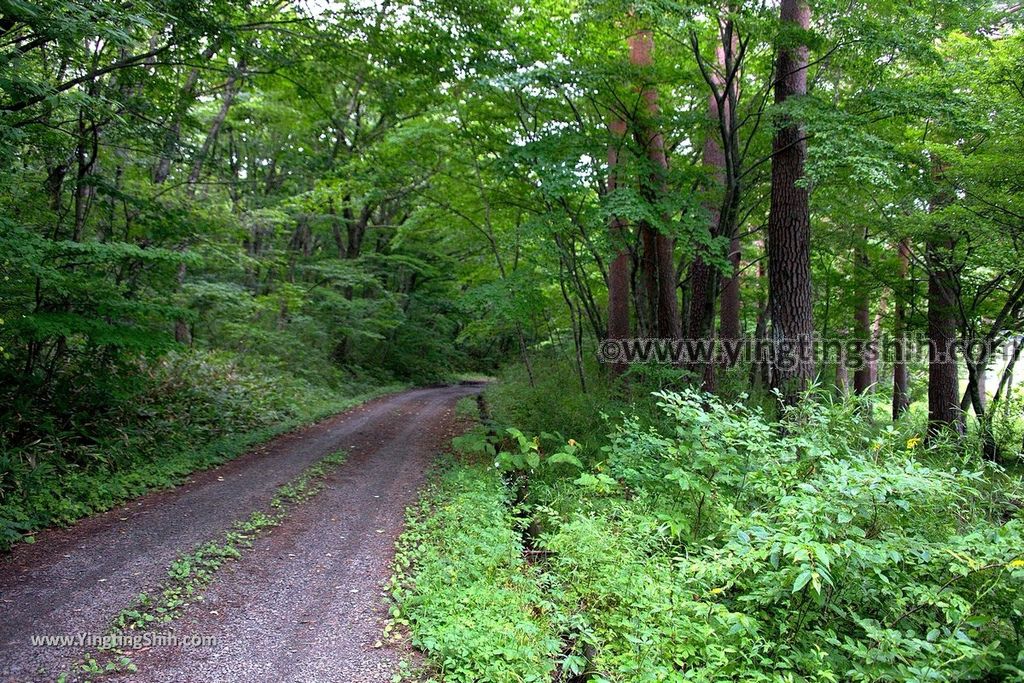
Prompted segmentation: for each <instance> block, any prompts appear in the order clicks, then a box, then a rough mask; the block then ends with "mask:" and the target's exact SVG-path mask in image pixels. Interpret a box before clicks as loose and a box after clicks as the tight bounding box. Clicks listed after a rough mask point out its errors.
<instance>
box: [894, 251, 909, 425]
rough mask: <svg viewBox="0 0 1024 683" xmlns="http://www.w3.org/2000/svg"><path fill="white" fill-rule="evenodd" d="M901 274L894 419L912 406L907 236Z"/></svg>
mask: <svg viewBox="0 0 1024 683" xmlns="http://www.w3.org/2000/svg"><path fill="white" fill-rule="evenodd" d="M899 264H900V265H899V276H900V285H901V288H900V290H899V291H897V292H896V317H895V320H894V324H893V336H895V337H896V359H895V363H894V364H893V368H892V419H893V420H898V419H899V418H900V416H901V415H902V414H903V413H905V412H906V411H907V408H909V407H910V390H909V386H908V378H909V373H908V371H907V344H906V336H907V296H906V290H907V283H906V280H907V273H908V271H909V270H910V243H909V242H908V241H907V240H906V238H904V239H902V240H900V244H899Z"/></svg>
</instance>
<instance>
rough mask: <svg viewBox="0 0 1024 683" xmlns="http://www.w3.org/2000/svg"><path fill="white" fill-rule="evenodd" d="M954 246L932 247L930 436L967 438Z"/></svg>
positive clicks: (935, 243)
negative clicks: (958, 346)
mask: <svg viewBox="0 0 1024 683" xmlns="http://www.w3.org/2000/svg"><path fill="white" fill-rule="evenodd" d="M953 247H954V243H953V240H951V239H937V240H934V241H931V242H929V244H928V253H927V261H928V433H929V435H931V436H935V435H937V434H939V433H940V432H944V431H951V432H953V433H955V434H957V435H958V436H963V433H964V423H963V413H962V412H961V410H960V401H959V396H960V381H959V374H958V372H957V369H958V364H957V353H956V330H957V318H956V298H955V287H956V284H955V281H956V274H955V273H954V271H953V269H952V267H951V264H950V263H949V260H950V258H951V252H952V250H953Z"/></svg>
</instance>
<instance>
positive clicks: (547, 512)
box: [412, 365, 1024, 683]
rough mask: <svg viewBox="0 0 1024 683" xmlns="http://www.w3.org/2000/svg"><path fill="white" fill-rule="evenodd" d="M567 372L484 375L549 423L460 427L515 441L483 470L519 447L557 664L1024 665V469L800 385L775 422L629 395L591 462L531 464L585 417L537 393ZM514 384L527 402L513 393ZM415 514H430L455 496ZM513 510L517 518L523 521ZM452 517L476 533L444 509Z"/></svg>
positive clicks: (431, 517)
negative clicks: (536, 379) (528, 378)
mask: <svg viewBox="0 0 1024 683" xmlns="http://www.w3.org/2000/svg"><path fill="white" fill-rule="evenodd" d="M569 370H570V368H569V367H568V366H564V365H563V373H564V374H563V378H564V377H565V376H569ZM549 374H553V371H552V373H549ZM557 386H558V381H557V380H553V381H551V383H549V384H544V385H538V386H537V387H535V388H532V389H531V388H530V387H529V386H528V385H526V384H525V382H523V383H520V384H510V385H503V386H498V387H495V388H493V389H492V390H491V391H490V392H489V396H490V397H491V398H492V405H493V406H494V407H495V410H494V414H495V416H496V417H497V418H498V420H499V421H501V420H502V419H503V418H504V417H507V416H508V414H509V412H508V411H507V410H506V408H507V407H509V406H511V413H512V414H514V415H519V416H521V417H523V418H535V419H536V420H537V424H534V423H529V422H525V423H522V424H523V426H524V428H526V429H524V430H523V431H520V430H518V429H513V430H508V429H507V428H499V429H500V430H501V431H500V432H499V433H500V434H502V436H492V437H490V438H488V437H487V435H486V432H483V433H480V434H478V435H477V436H473V435H472V433H471V434H470V435H469V436H467V437H465V438H463V439H461V440H458V443H457V444H456V445H457V446H460V447H462V448H463V449H468V450H472V449H473V446H474V444H479V443H486V444H488V445H489V446H490V447H492V448H495V447H496V448H497V449H500V451H504V454H503V453H501V452H499V453H497V454H493V453H492V454H490V455H487V456H486V457H487V460H488V461H492V462H495V461H496V464H497V465H498V466H499V467H496V468H495V469H493V470H491V472H490V473H489V475H488V476H491V477H494V478H495V479H494V481H498V480H497V473H498V472H500V471H501V469H502V465H503V464H504V465H505V468H507V467H508V466H509V465H515V467H514V469H513V473H519V475H520V476H518V478H516V479H514V481H516V482H518V483H519V485H522V484H524V483H525V485H526V487H527V490H526V491H525V493H521V494H520V496H519V498H518V499H519V500H521V501H522V502H521V503H519V505H520V507H518V508H517V507H515V506H513V507H511V508H510V510H511V511H516V510H519V511H520V512H519V514H521V515H523V516H524V517H525V518H526V519H528V520H529V529H528V534H527V538H528V539H529V542H530V543H531V544H532V545H530V546H529V547H530V548H533V549H534V550H532V552H533V553H534V554H535V555H532V556H531V557H537V558H538V559H537V562H536V564H534V565H533V568H532V572H533V573H532V574H531V576H532V578H533V580H534V581H535V585H536V586H539V587H542V588H543V590H544V591H546V593H545V594H546V595H547V596H549V598H550V600H551V601H552V602H553V605H551V606H548V607H547V608H546V611H545V612H544V614H545V615H546V618H547V620H548V623H549V624H550V628H551V629H552V631H551V632H552V633H554V634H556V635H557V637H559V638H561V640H562V641H563V643H565V644H566V645H565V647H564V648H563V649H562V650H561V651H560V652H558V653H550V654H549V657H550V660H549V661H550V665H552V666H558V667H560V669H561V671H562V672H563V674H564V675H570V674H576V673H582V672H586V673H587V674H588V675H589V676H590V680H595V681H623V682H625V681H629V682H630V683H632V682H634V681H670V680H671V681H675V680H706V681H722V680H750V681H754V680H764V681H780V680H793V681H797V680H807V681H809V680H814V681H873V682H881V681H891V680H900V681H941V680H948V681H953V680H1007V681H1010V680H1019V679H1020V678H1021V676H1022V675H1024V661H1022V660H1021V659H1020V653H1021V651H1022V640H1021V638H1022V634H1024V629H1022V627H1024V622H1022V618H1021V615H1022V614H1024V603H1022V602H1021V596H1022V595H1024V591H1022V590H1021V588H1022V583H1024V556H1022V555H1021V548H1024V517H1022V516H1021V514H1022V513H1021V506H1020V501H1021V500H1022V495H1024V487H1022V483H1021V481H1020V479H1019V476H1018V475H1015V474H1008V473H1006V472H1003V471H1002V470H1001V469H1000V468H999V467H998V466H996V465H993V464H990V463H985V462H984V461H981V460H979V459H978V457H977V456H976V455H967V454H964V453H962V452H960V451H959V450H958V449H959V447H960V446H959V445H958V444H956V443H954V442H951V443H948V444H942V443H934V444H933V445H931V446H926V445H925V444H924V443H923V441H922V440H921V438H920V437H918V436H916V425H915V424H914V423H912V422H911V423H908V424H906V425H899V426H896V427H894V426H884V425H879V424H878V423H876V422H874V421H872V419H871V418H869V417H868V416H867V413H866V412H865V411H864V409H863V407H862V406H861V405H860V403H859V402H857V401H852V402H840V401H829V400H823V399H822V397H820V396H819V397H817V398H816V399H814V400H811V399H808V400H805V401H803V402H801V403H800V404H799V405H798V407H794V408H792V409H790V411H789V413H788V414H787V415H786V416H785V417H784V420H785V422H784V423H783V424H784V425H785V428H784V429H780V426H779V424H778V423H775V422H774V421H772V420H770V419H768V418H767V417H766V416H765V414H764V413H763V412H762V410H761V409H760V408H758V407H752V406H751V405H750V404H749V403H747V402H744V401H736V402H729V403H725V402H722V401H721V400H720V399H717V398H715V397H713V396H709V395H707V394H700V393H697V392H694V391H692V390H688V389H684V390H681V391H660V392H657V393H655V394H654V395H653V396H652V397H651V399H650V400H648V401H638V402H637V404H636V405H637V407H638V408H639V412H638V413H633V414H631V413H625V414H623V415H622V416H621V417H619V418H616V419H612V420H611V421H610V422H607V423H605V427H604V431H606V432H607V431H610V432H611V433H610V434H609V435H608V436H607V437H601V436H600V434H598V433H590V434H581V435H580V438H581V441H582V440H588V441H591V442H592V445H591V447H590V448H589V449H588V451H589V455H588V456H587V457H586V458H585V460H584V461H583V462H584V463H585V469H584V470H583V471H582V472H579V471H576V470H568V471H566V470H558V469H550V470H549V469H547V468H545V467H543V465H540V456H542V455H543V454H544V453H545V452H547V451H546V449H547V448H548V446H545V444H546V443H549V442H548V441H547V440H545V439H543V438H540V437H538V438H536V439H534V438H532V437H530V436H529V434H530V433H531V432H533V431H534V430H535V429H536V428H537V427H538V424H546V423H547V422H548V421H549V420H555V421H557V420H559V419H562V420H566V421H569V420H572V419H573V413H574V411H575V410H576V408H574V407H573V405H572V404H571V403H569V404H566V405H564V406H563V408H564V410H565V412H564V413H559V412H558V408H557V405H558V404H557V402H553V403H552V404H551V405H550V410H554V411H555V413H556V414H554V415H550V414H547V413H546V412H545V410H544V408H543V406H544V405H545V404H544V401H547V400H550V401H554V397H553V396H545V394H547V393H548V392H550V391H553V390H554V389H553V388H554V387H557ZM510 396H515V397H516V400H517V401H522V402H523V403H516V404H510V403H506V401H507V400H508V398H509V397H510ZM538 403H539V404H540V405H541V409H540V410H535V406H536V405H537V404H538ZM610 405H611V404H608V405H606V406H605V407H609V406H610ZM499 406H501V408H499ZM645 406H650V407H652V408H656V409H657V410H658V411H659V412H661V413H662V414H663V419H661V420H655V419H652V418H651V416H650V415H649V414H648V413H647V412H645V411H646V408H645ZM596 407H598V408H600V405H598V406H596ZM599 412H605V413H606V414H607V412H608V411H600V410H599ZM640 416H643V417H640ZM509 437H510V438H509ZM520 437H522V438H520ZM550 448H552V449H553V448H557V445H556V444H555V443H554V442H551V446H550ZM529 454H537V455H538V462H537V463H531V462H529V461H526V459H525V458H526V456H528V455H529ZM503 456H504V457H503ZM519 458H521V459H523V460H524V462H522V463H518V460H517V459H519ZM473 467H479V466H470V465H466V464H459V465H456V466H455V469H454V470H453V472H451V473H449V474H447V475H446V476H447V479H448V480H454V481H461V480H462V478H464V477H468V476H471V473H473V474H472V476H480V475H477V474H475V470H473V469H472V468H473ZM522 475H525V476H526V479H525V480H524V479H523V478H522ZM445 495H446V496H450V495H452V494H449V493H447V492H446V493H445ZM418 514H419V515H421V516H422V515H426V516H427V521H426V522H424V521H423V520H422V519H421V520H420V521H418V522H417V524H420V525H424V524H434V523H438V521H439V520H440V519H442V518H444V516H445V514H447V512H445V511H442V509H440V508H438V507H436V506H435V507H427V508H422V509H421V510H420V512H419V513H418ZM467 524H468V523H467ZM505 524H506V526H507V532H508V533H513V534H514V533H516V532H517V530H518V529H519V528H520V527H519V525H520V524H522V523H521V522H517V521H515V520H514V519H512V518H507V519H506V520H505ZM449 533H452V534H455V535H458V536H462V535H469V534H472V533H475V532H473V531H466V530H463V528H462V526H461V525H460V524H453V525H452V526H451V527H450V532H449ZM525 555H528V553H526V554H524V556H525ZM413 566H414V572H413V577H414V580H415V582H419V581H424V582H433V581H441V580H442V577H443V573H444V570H443V569H442V568H441V567H437V566H433V565H430V564H422V565H418V564H416V563H414V564H413ZM435 609H441V608H439V607H436V608H435ZM481 628H494V625H493V624H490V623H489V622H481ZM412 629H413V633H414V636H415V635H416V633H417V626H416V624H415V622H414V623H413V624H412ZM475 637H476V636H474V638H475ZM545 637H547V636H545ZM540 642H542V641H538V642H537V645H538V646H539V645H540ZM460 645H461V644H459V643H456V644H453V645H451V649H452V650H453V651H455V652H458V651H459V648H460ZM428 654H432V653H431V651H430V650H428ZM448 662H449V664H448V666H449V667H450V668H452V669H454V670H457V669H458V667H459V666H460V665H463V662H462V661H461V660H457V659H456V660H454V661H453V659H452V655H448ZM514 671H515V669H513V668H511V667H510V668H508V669H507V670H506V671H505V676H506V678H507V677H510V676H513V675H514V673H513V672H514ZM454 680H458V679H454Z"/></svg>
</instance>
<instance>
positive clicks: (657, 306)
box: [629, 29, 682, 338]
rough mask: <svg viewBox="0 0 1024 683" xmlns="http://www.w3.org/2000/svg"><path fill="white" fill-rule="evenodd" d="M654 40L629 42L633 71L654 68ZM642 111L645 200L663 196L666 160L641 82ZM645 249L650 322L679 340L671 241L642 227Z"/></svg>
mask: <svg viewBox="0 0 1024 683" xmlns="http://www.w3.org/2000/svg"><path fill="white" fill-rule="evenodd" d="M653 51H654V37H653V33H652V32H651V31H650V29H640V30H638V31H636V32H635V33H634V34H633V35H632V36H630V38H629V61H630V64H632V65H633V66H635V67H641V68H646V67H650V66H652V65H653V63H654V62H653ZM640 95H641V99H642V100H643V102H644V109H645V111H644V112H643V113H642V114H641V116H640V117H638V121H637V126H636V129H635V131H634V135H635V137H636V138H637V142H638V143H639V144H640V146H641V147H642V148H643V149H644V150H646V152H647V158H648V160H649V161H650V165H651V174H650V178H648V181H647V182H646V183H644V184H643V185H645V186H646V188H645V189H646V190H647V194H648V199H650V200H656V199H658V198H660V197H662V196H664V194H665V191H666V188H665V175H666V173H667V171H668V158H667V157H666V156H665V139H664V137H663V136H662V134H661V131H660V130H659V129H658V126H657V118H658V114H659V109H658V91H657V90H656V89H655V88H653V87H652V86H650V85H649V84H648V83H646V82H644V83H642V84H641V86H640ZM640 229H641V232H642V238H643V239H642V242H643V248H644V257H643V266H644V270H645V278H644V282H645V285H646V290H647V298H648V305H649V306H650V309H651V314H652V315H651V317H652V322H653V324H654V326H655V332H656V334H657V335H658V336H659V337H663V338H669V337H675V336H678V335H679V334H680V332H681V329H682V322H681V320H680V317H679V302H678V301H677V299H676V284H677V283H676V275H675V263H674V260H673V257H672V256H673V250H674V240H673V239H672V238H671V237H669V236H668V235H665V234H663V233H662V232H661V231H660V230H656V229H655V228H654V227H653V226H651V225H649V224H647V223H644V224H642V225H641V228H640Z"/></svg>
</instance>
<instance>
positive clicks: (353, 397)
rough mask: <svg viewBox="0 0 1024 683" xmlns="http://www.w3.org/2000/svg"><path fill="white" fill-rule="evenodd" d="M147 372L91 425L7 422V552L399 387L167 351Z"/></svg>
mask: <svg viewBox="0 0 1024 683" xmlns="http://www.w3.org/2000/svg"><path fill="white" fill-rule="evenodd" d="M146 372H147V373H148V379H147V380H146V382H144V383H143V384H141V385H140V386H139V387H138V388H137V389H136V390H135V391H132V392H130V393H127V394H125V395H124V396H121V397H120V398H119V399H118V400H116V401H114V400H112V399H109V397H108V399H107V400H108V402H109V405H108V406H107V408H106V410H105V411H103V413H102V414H99V415H98V416H93V417H91V418H90V420H89V422H88V423H82V422H80V421H78V418H76V417H71V418H69V420H70V421H64V422H59V423H58V422H55V421H53V420H51V419H49V418H47V419H42V420H41V421H40V422H39V423H38V424H35V425H34V426H32V428H31V431H30V432H26V430H28V427H26V426H25V424H24V423H25V421H26V420H28V419H29V418H30V416H29V415H22V416H21V417H20V418H19V419H17V420H12V419H10V417H9V416H8V419H7V420H6V421H3V422H0V424H8V425H20V426H19V427H17V432H15V431H10V432H7V433H0V551H2V550H5V549H7V548H9V547H10V546H11V545H13V544H14V543H16V542H18V541H22V540H23V541H26V542H32V541H33V536H32V532H34V531H36V530H38V529H42V528H46V527H50V526H65V525H68V524H70V523H72V522H74V521H76V520H78V519H81V518H82V517H86V516H88V515H91V514H95V513H98V512H103V511H105V510H108V509H110V508H112V507H115V506H117V505H118V504H120V503H122V502H124V501H127V500H131V499H132V498H135V497H137V496H139V495H142V494H144V493H146V492H148V491H152V490H154V489H160V488H166V487H169V486H174V485H177V484H180V483H181V482H182V481H184V479H185V478H186V477H187V476H188V475H189V474H191V473H193V472H196V471H198V470H204V469H209V468H210V467H214V466H216V465H219V464H221V463H223V462H225V461H227V460H230V459H232V458H234V457H237V456H238V455H241V454H242V453H244V452H246V451H247V450H249V449H250V448H251V447H252V446H254V445H256V444H259V443H262V442H264V441H267V440H269V439H271V438H273V437H274V436H277V435H279V434H281V433H284V432H287V431H290V430H292V429H294V428H296V427H299V426H301V425H304V424H308V423H310V422H314V421H316V420H319V419H321V418H323V417H326V416H328V415H331V414H334V413H337V412H339V411H342V410H344V409H346V408H349V407H351V406H353V405H356V404H358V403H360V402H363V401H365V400H367V399H369V398H371V397H373V396H376V395H379V394H381V393H386V392H388V391H393V390H396V389H398V388H399V387H398V386H395V385H392V386H385V387H375V386H373V385H371V384H366V383H353V384H348V385H337V386H326V385H315V384H311V383H310V382H308V381H307V380H303V379H300V378H298V377H296V376H293V375H288V374H285V373H281V372H277V371H273V370H270V369H267V370H262V371H257V370H255V369H252V368H243V367H242V366H241V365H239V364H238V363H237V362H236V361H235V358H234V357H233V356H230V355H227V354H223V353H219V354H218V353H208V352H198V351H197V352H192V353H188V354H183V355H178V356H168V357H166V358H165V359H163V360H161V361H159V362H156V363H154V364H153V365H152V366H147V367H146ZM8 410H11V411H15V410H17V405H16V404H12V405H11V406H9V407H8ZM76 414H77V413H76Z"/></svg>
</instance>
